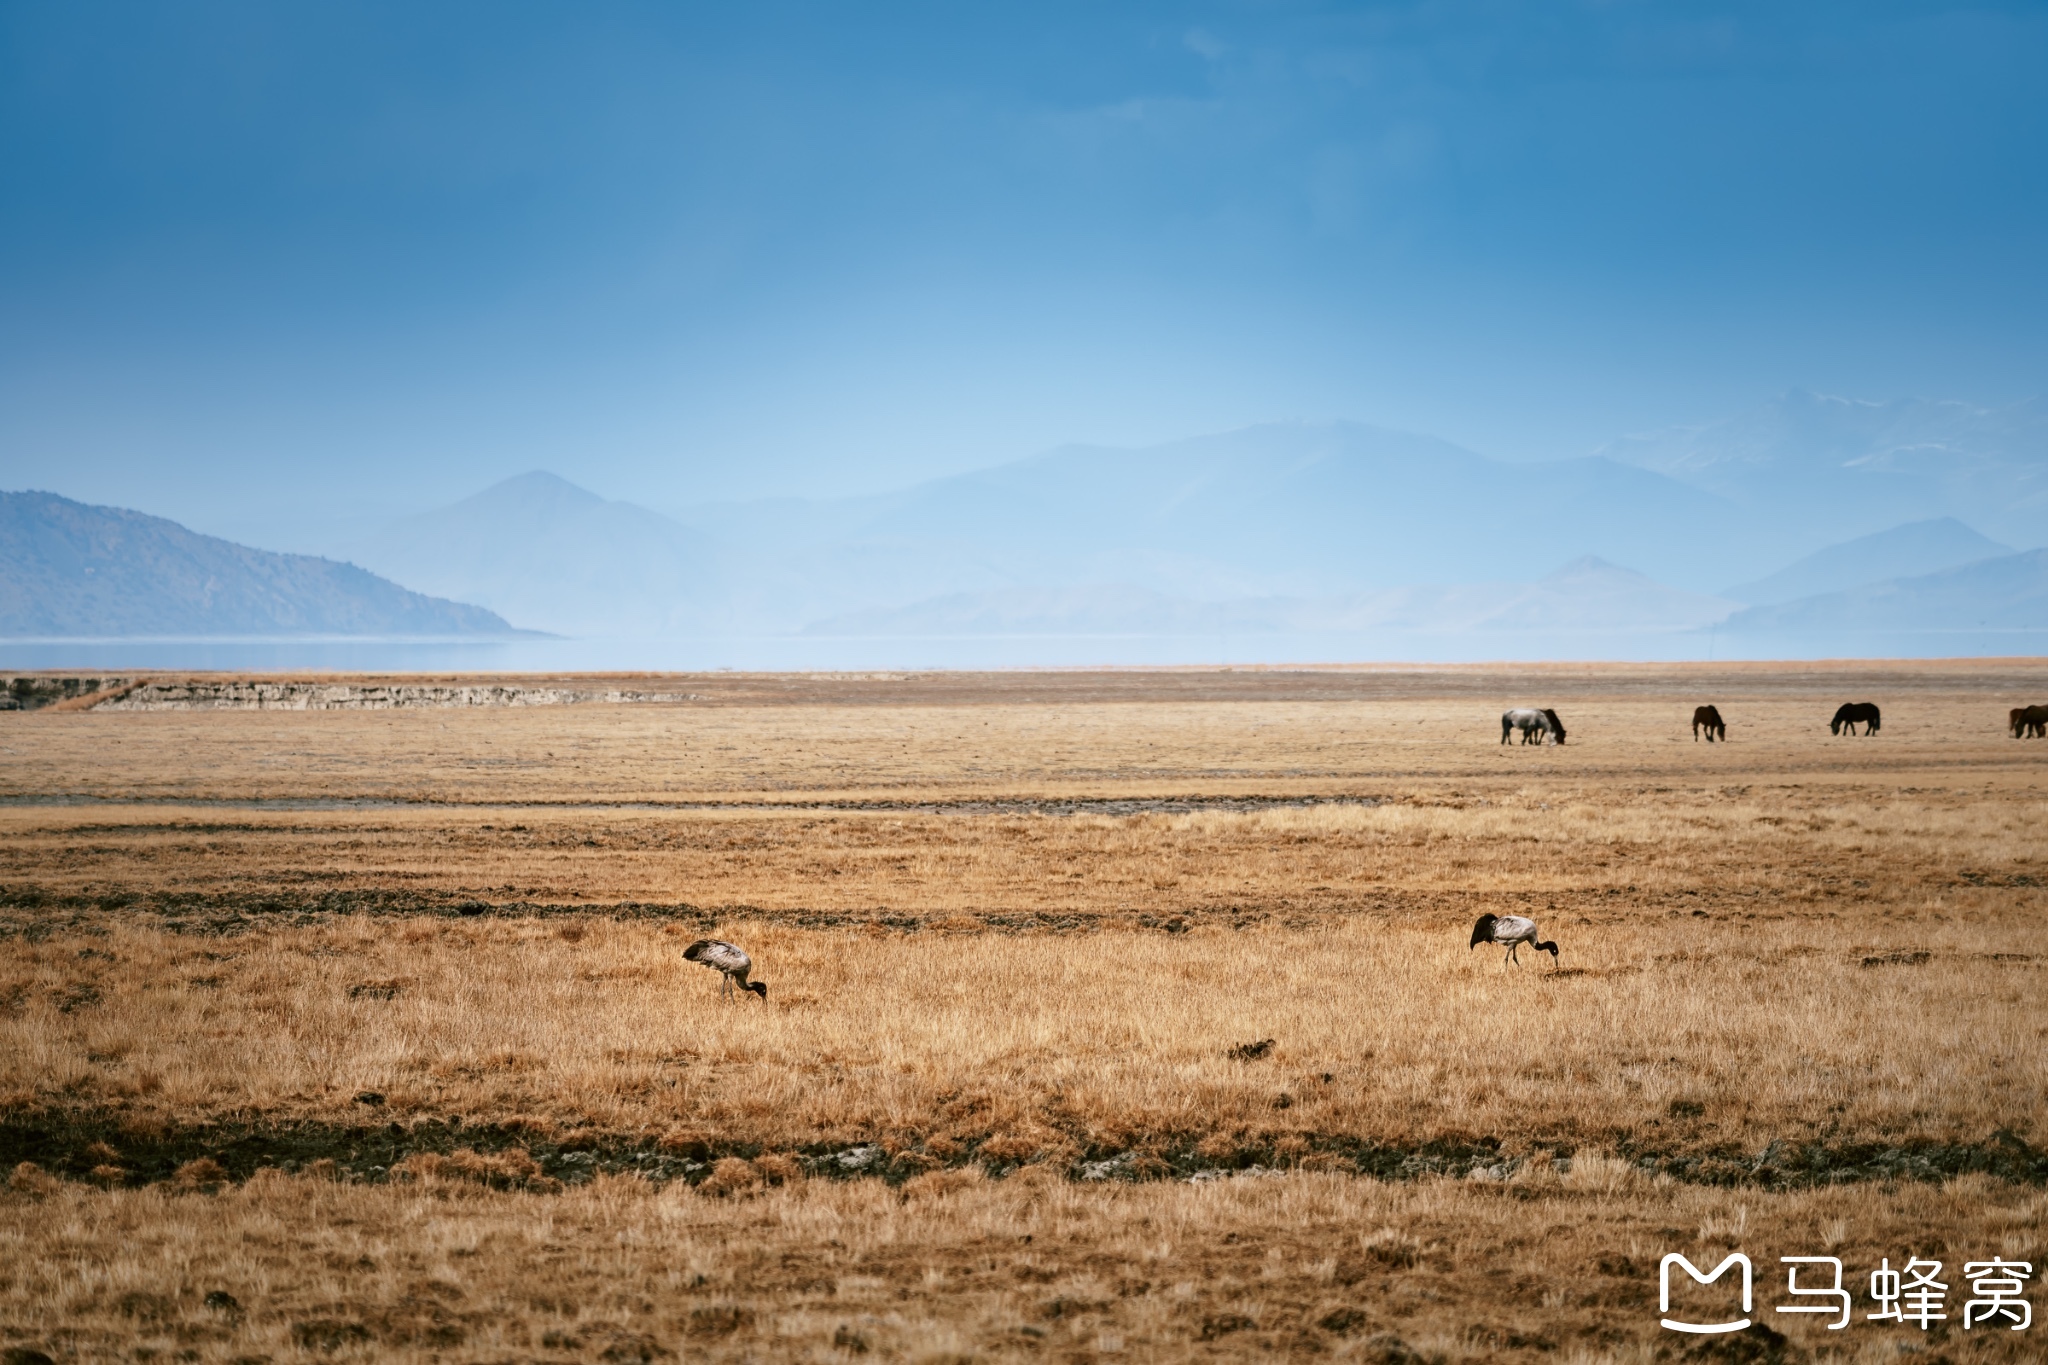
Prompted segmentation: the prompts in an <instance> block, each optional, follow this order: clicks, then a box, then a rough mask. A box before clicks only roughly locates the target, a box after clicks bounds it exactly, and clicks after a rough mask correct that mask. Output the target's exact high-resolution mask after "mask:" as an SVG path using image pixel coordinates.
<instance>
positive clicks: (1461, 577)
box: [679, 422, 1758, 602]
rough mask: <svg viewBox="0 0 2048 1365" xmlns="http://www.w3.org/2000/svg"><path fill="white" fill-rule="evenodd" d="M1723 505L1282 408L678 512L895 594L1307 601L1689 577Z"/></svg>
mask: <svg viewBox="0 0 2048 1365" xmlns="http://www.w3.org/2000/svg"><path fill="white" fill-rule="evenodd" d="M1733 511H1734V509H1733V508H1732V507H1730V506H1728V505H1727V504H1725V503H1724V502H1723V500H1722V499H1720V498H1718V497H1717V496H1715V495H1713V494H1709V493H1705V492H1702V491H1700V490H1697V489H1692V488H1688V487H1686V486H1685V485H1684V484H1682V483H1680V482H1679V481H1677V480H1675V479H1673V478H1670V477H1668V476H1666V475H1662V474H1658V473H1655V472H1652V471H1649V470H1645V469H1638V468H1632V467H1630V466H1627V465H1623V464H1619V463H1616V462H1614V461H1612V460H1607V459H1603V458H1587V459H1580V460H1564V461H1556V462H1551V463H1545V464H1522V465H1518V464H1510V463H1507V462H1504V461H1499V460H1491V459H1487V458H1486V457H1484V456H1481V455H1476V454H1474V453H1473V452H1471V451H1469V450H1464V449H1462V448H1460V447H1458V446H1454V445H1451V444H1450V443H1448V442H1445V441H1439V440H1436V439H1434V438H1431V437H1426V436H1414V435H1409V434H1406V433H1402V432H1394V431H1386V430H1383V429H1380V428H1377V427H1370V426H1363V425H1360V424H1357V423H1348V422H1326V423H1311V422H1286V423H1273V424H1269V425H1265V426H1257V427H1249V428H1246V429H1244V430H1242V431H1235V432H1229V433H1225V434H1222V435H1217V436H1205V437H1199V438H1196V439H1193V440H1186V441H1177V442H1173V443H1171V444H1167V445H1162V446H1154V447H1150V448H1147V449H1143V450H1115V449H1107V448H1103V447H1093V446H1069V447H1064V448H1062V449H1059V450H1054V451H1051V452H1048V453H1047V454H1044V455H1039V456H1035V457H1033V458H1030V459H1026V460H1020V461H1017V462H1015V463H1012V464H1007V465H1003V466H1000V467H998V468H995V469H990V470H984V471H980V472H977V473H973V474H965V475H960V476H958V477H955V478H948V479H939V480H934V481H932V482H929V483H925V484H921V485H918V486H917V487H914V488H911V489H908V490H906V491H904V492H902V493H899V494H895V495H892V496H889V497H884V498H862V499H848V500H845V501H843V502H836V503H810V504H805V505H802V506H801V507H800V508H792V507H791V506H790V505H788V504H766V505H747V504H739V505H727V506H722V507H713V508H700V509H692V510H689V511H686V512H684V513H681V514H679V516H680V517H681V519H682V520H684V521H686V522H688V523H690V524H691V525H693V526H696V527H697V528H699V529H700V530H702V531H703V532H705V533H706V534H707V535H717V536H722V537H725V538H728V539H729V540H733V541H736V542H737V543H741V544H752V545H776V546H778V547H779V551H780V552H781V553H782V554H784V555H788V554H795V555H797V556H798V557H799V560H800V561H801V562H802V564H803V565H804V566H805V569H806V576H807V577H812V578H824V579H826V580H828V581H829V580H837V581H840V582H846V581H848V580H849V578H851V579H855V580H861V581H865V582H871V583H874V584H875V586H876V587H877V588H886V589H887V590H888V592H889V594H890V595H893V596H895V597H896V599H897V600H898V601H899V602H906V601H909V600H913V598H921V597H925V596H930V595H934V593H935V591H936V590H944V591H949V592H983V591H990V590H994V589H999V588H1006V587H1025V586H1032V587H1057V586H1079V585H1083V584H1104V583H1126V584H1130V585H1132V586H1136V587H1143V588H1147V589H1150V590H1152V591H1154V592H1161V593H1166V594H1168V595H1174V596H1187V597H1192V598H1195V599H1198V600H1201V599H1207V600H1219V599H1225V598H1232V597H1242V596H1249V595H1262V594H1294V595H1318V596H1320V595H1326V594H1330V593H1336V592H1344V591H1357V590H1360V589H1366V588H1380V587H1396V586H1400V585H1403V584H1410V583H1418V582H1440V583H1475V582H1498V581H1502V580H1513V579H1526V578H1527V577H1528V576H1529V575H1530V574H1531V573H1532V572H1540V571H1541V569H1542V567H1543V566H1546V565H1554V564H1558V563H1561V562H1564V561H1567V560H1570V559H1573V558H1575V557H1578V556H1581V555H1585V554H1593V555H1598V556H1599V557H1601V558H1603V559H1607V560H1610V561H1613V562H1616V563H1625V564H1629V565H1632V566H1634V567H1637V568H1639V569H1641V570H1643V571H1645V572H1648V573H1650V574H1652V575H1653V576H1655V577H1658V578H1660V579H1665V580H1668V581H1673V582H1679V583H1683V584H1687V585H1690V586H1695V587H1700V588H1705V587H1710V586H1713V585H1717V584H1719V583H1725V582H1728V581H1729V580H1730V579H1731V578H1732V577H1734V576H1736V575H1737V574H1739V572H1740V569H1741V567H1743V566H1747V565H1751V564H1754V563H1755V559H1756V551H1757V548H1758V547H1756V546H1754V545H1751V544H1750V543H1749V538H1748V537H1747V536H1746V535H1745V534H1744V532H1743V531H1742V528H1741V527H1740V526H1739V525H1737V524H1736V518H1735V517H1734V516H1733V515H1732V514H1733ZM791 527H801V528H802V529H801V531H800V532H799V533H798V534H797V535H795V536H792V535H791V534H790V528H791ZM792 541H794V542H795V543H794V544H792ZM906 591H907V592H908V593H909V594H910V595H909V596H906V595H905V592H906Z"/></svg>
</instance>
